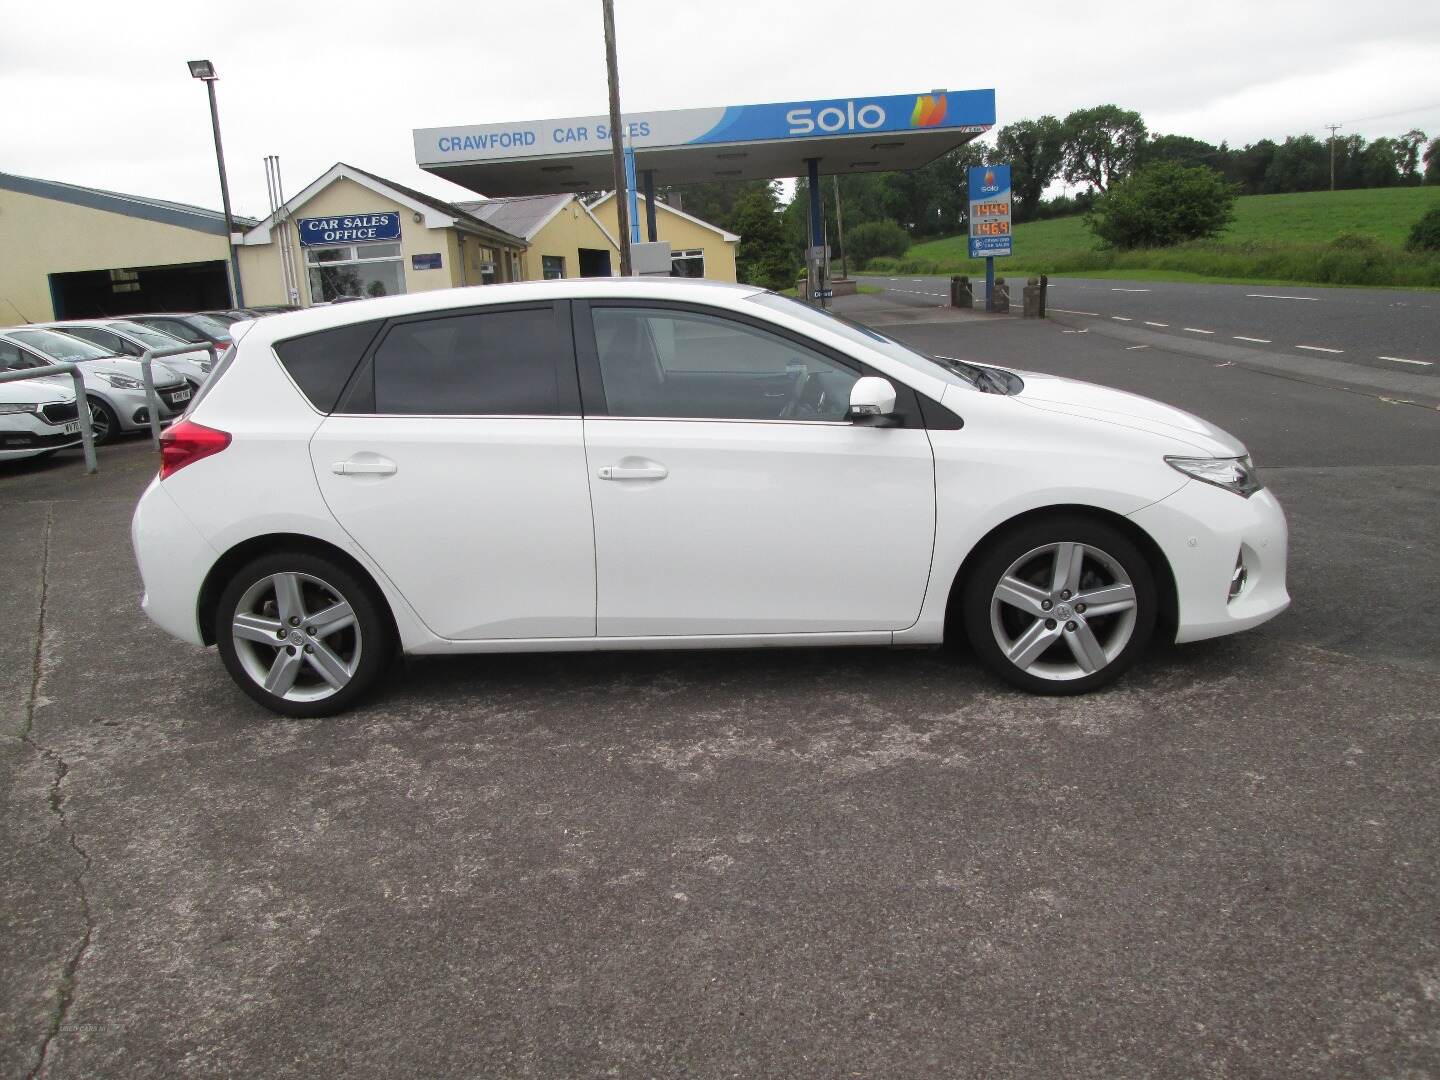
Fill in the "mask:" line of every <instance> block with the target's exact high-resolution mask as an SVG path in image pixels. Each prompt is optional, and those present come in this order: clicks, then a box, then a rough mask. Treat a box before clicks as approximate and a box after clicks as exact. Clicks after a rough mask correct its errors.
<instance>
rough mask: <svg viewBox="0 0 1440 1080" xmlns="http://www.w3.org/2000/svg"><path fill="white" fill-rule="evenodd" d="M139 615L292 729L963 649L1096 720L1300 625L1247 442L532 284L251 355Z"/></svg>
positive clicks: (711, 290) (1185, 422)
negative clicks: (381, 706) (424, 693)
mask: <svg viewBox="0 0 1440 1080" xmlns="http://www.w3.org/2000/svg"><path fill="white" fill-rule="evenodd" d="M133 540H134V544H135V549H136V552H137V555H138V557H139V563H140V569H141V574H142V576H143V578H144V585H145V598H144V601H143V606H144V609H145V610H146V612H148V613H149V615H150V617H151V618H152V619H154V620H155V622H157V623H158V624H159V625H160V626H162V627H163V628H165V629H166V630H168V631H170V632H171V633H172V634H175V635H176V636H178V637H180V638H183V639H184V640H187V641H190V642H195V643H200V642H204V643H206V644H215V645H218V646H219V651H220V655H221V657H222V659H223V660H224V663H225V665H226V667H227V668H228V669H229V671H230V674H231V675H232V676H233V677H234V679H235V680H236V682H237V683H238V684H239V685H240V686H241V688H242V689H244V691H245V692H246V693H248V694H250V695H251V696H252V697H253V698H255V699H256V700H257V701H259V702H261V703H263V704H265V705H267V706H269V707H270V708H272V709H274V710H276V711H277V712H281V713H286V714H290V715H296V716H317V715H322V714H326V713H331V712H334V711H337V710H339V709H342V708H344V707H346V706H347V705H349V704H351V703H352V702H354V701H355V700H356V699H357V698H358V697H359V696H360V695H361V694H363V693H364V692H365V690H366V689H367V688H368V687H369V686H370V685H371V684H373V683H374V681H375V679H376V678H377V676H378V675H379V674H380V673H381V672H382V671H383V670H384V669H385V667H386V666H387V664H388V663H389V661H390V658H391V656H392V655H393V652H394V650H395V648H396V647H397V645H398V647H399V648H401V649H403V650H405V651H406V652H411V653H463V652H513V651H523V650H593V649H656V648H696V647H717V648H718V647H735V646H782V645H847V644H848V645H882V644H935V643H939V642H941V641H942V640H944V639H945V638H946V637H947V636H963V637H966V638H968V639H969V641H970V642H971V644H972V645H973V646H974V649H975V652H976V653H977V654H978V655H979V656H980V658H981V659H982V660H983V661H984V662H985V663H986V664H987V665H988V666H989V667H991V668H992V669H993V670H994V671H995V672H997V673H998V674H999V675H1000V676H1001V677H1003V678H1005V679H1007V680H1009V681H1010V682H1011V683H1013V684H1015V685H1016V686H1019V687H1022V688H1024V689H1026V690H1031V691H1036V692H1040V693H1076V692H1080V691H1084V690H1091V689H1094V688H1096V687H1100V686H1103V685H1105V684H1107V683H1109V682H1111V681H1112V680H1114V679H1115V678H1117V677H1118V676H1119V675H1120V674H1121V673H1122V672H1123V671H1125V669H1126V668H1128V667H1129V666H1130V664H1131V663H1132V662H1133V661H1134V660H1135V659H1136V658H1137V656H1138V655H1139V654H1140V653H1141V651H1142V650H1143V649H1144V648H1145V646H1146V645H1147V643H1148V642H1150V640H1151V639H1152V638H1154V637H1156V636H1157V635H1160V634H1163V635H1164V636H1166V637H1170V638H1173V639H1176V640H1180V641H1193V640H1196V639H1200V638H1207V637H1214V636H1216V635H1220V634H1228V633H1232V632H1234V631H1237V630H1244V629H1246V628H1247V627H1253V626H1255V625H1257V624H1259V623H1262V622H1264V621H1265V620H1267V619H1269V618H1271V617H1272V616H1274V615H1276V614H1277V613H1278V612H1280V611H1281V610H1282V609H1283V608H1284V607H1285V606H1286V605H1287V603H1288V602H1289V598H1288V596H1287V595H1286V590H1285V561H1286V528H1285V521H1284V517H1283V515H1282V513H1281V510H1280V507H1279V505H1278V504H1277V503H1276V501H1275V499H1274V497H1273V496H1272V495H1271V494H1270V492H1268V491H1267V490H1265V489H1264V488H1263V487H1262V485H1261V482H1260V480H1259V478H1258V477H1257V475H1256V472H1255V469H1254V467H1253V466H1252V464H1251V462H1250V460H1249V458H1248V457H1247V455H1246V452H1245V448H1244V447H1243V446H1242V445H1240V443H1239V442H1237V441H1236V440H1235V439H1234V438H1232V437H1231V436H1229V435H1227V434H1226V433H1224V432H1223V431H1220V430H1219V429H1217V428H1215V427H1214V426H1212V425H1210V424H1208V423H1206V422H1205V421H1203V420H1199V419H1197V418H1195V417H1193V416H1190V415H1188V414H1186V413H1184V412H1181V411H1179V410H1177V409H1173V408H1170V407H1168V406H1165V405H1162V404H1159V403H1157V402H1154V401H1150V400H1148V399H1145V398H1141V397H1137V396H1134V395H1132V394H1126V393H1121V392H1119V391H1116V390H1108V389H1105V388H1103V387H1100V386H1093V385H1089V384H1086V383H1080V382H1074V381H1071V380H1068V379H1060V378H1055V377H1052V376H1047V375H1038V374H1030V373H1023V372H1011V371H1005V370H1001V369H999V368H995V367H991V366H986V365H977V364H970V363H963V362H960V361H957V360H947V359H940V358H933V357H927V356H923V355H921V354H919V353H917V352H915V351H913V350H912V349H910V348H908V347H906V346H904V345H901V344H900V343H898V342H895V341H893V340H891V339H889V338H887V337H884V336H883V335H881V334H878V333H876V332H874V331H872V330H869V329H867V328H865V327H863V326H858V325H854V324H850V323H846V322H843V321H841V320H840V319H837V318H834V317H832V316H830V315H828V314H826V313H824V312H821V311H818V310H815V309H813V308H810V307H807V306H805V305H802V304H800V303H798V302H795V301H792V300H788V299H784V298H782V297H779V296H776V295H774V294H772V293H768V292H764V291H761V290H758V289H754V288H748V287H743V286H722V285H717V284H710V283H704V282H694V281H678V280H677V281H671V280H666V279H661V280H638V279H600V280H582V281H557V282H537V283H523V284H511V285H498V286H489V287H485V288H478V289H460V290H449V291H444V292H430V293H421V294H418V295H409V296H397V297H386V298H383V299H377V300H369V301H366V302H364V303H361V304H347V305H342V306H336V307H330V308H323V309H311V310H308V311H305V312H299V313H295V314H290V315H278V316H275V317H273V318H268V319H264V320H261V321H258V322H255V323H250V324H246V326H245V327H244V329H243V332H242V335H241V338H240V340H239V342H238V343H237V345H236V348H235V349H234V350H233V351H232V352H231V353H230V354H229V355H228V356H227V357H226V359H225V360H224V361H223V362H222V364H221V366H220V369H219V370H217V372H216V373H215V375H214V376H213V377H212V379H211V382H210V383H209V385H207V387H206V388H205V389H204V390H203V391H202V393H201V396H200V398H199V399H198V401H197V402H196V404H195V405H194V407H193V408H192V409H191V411H190V413H189V414H188V416H187V417H186V418H184V419H183V420H182V421H181V422H180V423H179V424H177V425H176V426H175V427H174V428H172V429H171V430H170V432H169V433H168V434H167V435H166V438H165V446H164V451H163V463H162V465H161V470H160V474H159V476H157V478H156V479H155V481H154V482H153V483H152V484H151V485H150V487H149V488H148V490H147V491H146V492H145V494H144V496H143V497H142V499H141V501H140V504H139V506H138V508H137V510H136V513H135V519H134V526H133Z"/></svg>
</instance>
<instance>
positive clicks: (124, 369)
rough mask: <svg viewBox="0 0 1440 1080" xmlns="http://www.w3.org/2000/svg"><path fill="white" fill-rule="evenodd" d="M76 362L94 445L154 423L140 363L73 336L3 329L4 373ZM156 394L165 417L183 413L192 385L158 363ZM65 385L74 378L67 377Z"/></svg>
mask: <svg viewBox="0 0 1440 1080" xmlns="http://www.w3.org/2000/svg"><path fill="white" fill-rule="evenodd" d="M57 363H75V364H78V365H79V368H80V374H81V376H82V378H83V379H84V382H85V398H86V400H87V401H88V402H89V404H90V420H91V423H92V424H93V425H94V434H95V442H96V443H97V444H99V443H107V442H110V441H111V440H112V439H114V438H115V437H116V436H117V435H119V434H120V433H121V432H124V431H138V430H140V429H141V428H144V427H147V426H148V425H149V423H150V403H149V401H148V400H147V398H146V394H145V381H144V377H143V374H142V372H141V370H140V363H139V361H137V360H131V359H129V358H128V357H119V356H112V355H110V354H109V353H108V352H106V351H105V350H104V349H102V348H100V347H99V346H97V345H92V344H90V342H88V341H82V340H80V339H79V338H77V337H71V336H70V335H69V334H61V333H59V332H57V331H55V330H45V329H41V328H37V327H32V326H17V327H12V328H11V329H8V330H0V371H18V370H22V369H27V368H41V367H47V366H49V365H51V364H57ZM152 374H153V378H154V380H155V392H156V395H157V396H158V397H159V398H160V412H161V419H169V418H170V417H172V416H174V415H175V414H176V413H178V412H181V411H183V410H184V409H185V408H186V407H187V405H188V404H189V402H190V399H191V395H192V391H191V389H190V387H189V385H188V384H187V383H186V382H185V381H184V380H183V379H181V378H180V376H179V375H177V374H176V373H175V372H174V371H171V370H170V369H169V368H168V367H166V366H165V365H164V364H163V363H157V364H155V365H154V371H153V373H152ZM62 378H64V380H65V382H66V384H67V385H68V384H69V382H70V378H69V376H68V375H67V376H62Z"/></svg>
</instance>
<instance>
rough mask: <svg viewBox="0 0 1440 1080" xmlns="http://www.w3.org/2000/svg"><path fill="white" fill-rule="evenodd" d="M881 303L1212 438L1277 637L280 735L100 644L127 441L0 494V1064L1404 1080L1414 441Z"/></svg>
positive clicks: (1413, 837)
mask: <svg viewBox="0 0 1440 1080" xmlns="http://www.w3.org/2000/svg"><path fill="white" fill-rule="evenodd" d="M921 316H922V317H923V318H927V319H929V318H935V319H937V320H939V321H933V322H932V321H923V322H910V323H906V324H905V325H901V326H898V327H895V328H893V332H896V333H897V334H899V335H900V336H909V337H912V338H913V339H915V340H917V341H922V342H923V343H924V344H926V345H928V346H930V347H932V348H936V349H937V351H947V352H949V353H951V354H952V355H960V356H965V355H972V356H976V357H979V358H986V359H991V360H995V361H999V362H1002V363H1010V364H1015V365H1017V366H1023V367H1030V368H1040V369H1050V370H1055V371H1058V372H1061V373H1064V374H1075V375H1080V376H1083V377H1088V378H1093V379H1097V380H1098V381H1103V382H1110V383H1113V384H1115V385H1120V386H1124V387H1127V388H1133V389H1139V390H1142V391H1144V392H1148V393H1150V394H1153V395H1155V396H1158V397H1162V398H1165V399H1166V400H1170V401H1173V402H1175V403H1176V404H1179V405H1182V406H1184V407H1187V408H1190V409H1192V410H1194V411H1196V412H1200V413H1203V414H1205V415H1207V416H1209V417H1211V418H1213V419H1215V420H1216V421H1217V422H1219V423H1221V424H1223V425H1225V426H1227V427H1229V428H1231V429H1232V430H1234V431H1236V432H1237V433H1238V434H1240V435H1242V436H1243V437H1244V438H1246V439H1247V440H1249V441H1250V443H1251V445H1252V447H1253V448H1254V449H1255V450H1256V453H1257V455H1258V457H1259V459H1260V461H1261V463H1262V465H1268V466H1270V467H1269V468H1268V469H1267V470H1266V471H1265V479H1266V481H1267V482H1268V483H1270V484H1271V485H1272V486H1273V487H1274V488H1275V490H1276V491H1277V493H1278V494H1279V496H1280V498H1281V499H1282V501H1283V502H1284V504H1285V506H1286V508H1287V511H1288V513H1289V515H1290V520H1291V525H1292V530H1293V547H1292V576H1291V591H1292V593H1293V595H1294V597H1295V606H1294V608H1293V609H1292V611H1291V612H1289V613H1287V614H1286V615H1284V616H1282V617H1281V618H1280V619H1278V620H1276V621H1275V622H1273V623H1271V624H1269V625H1268V626H1266V627H1264V628H1262V629H1260V630H1258V631H1255V632H1252V633H1250V634H1248V635H1242V636H1239V637H1235V638H1231V639H1225V640H1220V641H1216V642H1211V643H1204V644H1199V645H1193V646H1186V647H1183V648H1169V649H1162V650H1160V651H1159V652H1158V653H1157V654H1156V655H1154V656H1152V657H1151V658H1150V659H1149V661H1148V662H1146V663H1145V664H1144V665H1143V666H1142V667H1141V668H1140V669H1139V670H1137V671H1136V672H1135V673H1134V674H1133V675H1132V676H1131V677H1129V678H1127V679H1126V680H1125V681H1124V682H1123V683H1122V684H1121V685H1120V686H1118V687H1117V688H1115V689H1114V690H1112V691H1110V692H1107V693H1103V694H1099V695H1095V696H1092V697H1087V698H1082V699H1078V700H1048V699H1038V698H1029V697H1025V696H1022V695H1019V694H1017V693H1014V692H1011V691H1009V690H1008V689H1005V688H1002V687H1001V686H1000V685H999V684H997V683H996V682H994V681H993V680H991V679H989V678H988V677H986V676H984V675H983V674H981V673H980V672H979V671H977V669H976V668H975V667H974V665H973V664H972V663H971V662H970V661H969V660H968V659H966V658H965V657H964V656H963V655H962V656H960V657H958V658H956V657H952V656H949V655H947V654H944V653H940V652H936V651H929V650H896V651H886V650H843V651H842V650H815V651H798V652H780V651H775V652H745V653H709V654H701V653H678V654H661V653H652V654H634V653H625V654H611V655H595V656H577V655H563V656H534V657H522V656H501V657H475V658H460V659H430V660H425V661H412V662H410V663H409V664H408V665H407V666H406V668H405V670H404V671H403V672H401V671H397V673H396V675H395V676H394V677H393V678H391V679H390V680H389V681H388V682H387V684H386V686H385V688H384V690H383V692H382V694H381V696H380V697H379V698H378V699H377V700H376V701H375V702H373V703H372V704H371V705H369V706H368V707H366V708H363V709H360V710H357V711H356V712H354V713H351V714H349V715H347V716H344V717H340V718H337V719H334V720H329V721H322V722H299V721H290V720H282V719H278V718H276V717H274V716H271V715H269V714H268V713H265V712H262V711H260V710H259V709H258V708H257V707H256V706H254V705H253V704H251V703H250V702H249V700H248V699H247V698H245V697H243V696H242V695H241V694H240V692H239V691H238V690H236V689H234V688H233V687H232V685H231V684H230V682H229V681H228V679H227V677H226V676H225V675H224V673H223V671H222V669H221V667H220V664H219V662H218V660H217V658H216V657H215V655H214V654H213V652H206V651H204V650H200V649H194V648H190V647H188V646H184V645H180V644H178V643H176V642H173V641H171V640H170V639H169V638H167V637H166V636H165V635H164V634H163V633H161V632H160V631H159V630H157V629H155V628H153V627H151V626H150V625H149V624H148V623H147V622H146V621H145V619H144V617H143V615H142V614H141V613H140V611H139V608H138V606H137V593H138V582H137V578H136V574H135V571H134V569H133V561H132V557H131V553H130V549H129V542H128V532H127V527H128V521H129V516H130V512H131V508H132V506H133V504H134V500H135V498H136V496H137V494H138V493H139V491H140V489H141V488H142V487H143V485H144V484H145V483H146V482H147V480H148V478H149V476H150V474H151V472H152V471H153V468H154V459H153V457H152V456H151V455H150V454H149V452H148V450H147V449H146V446H145V445H144V444H143V443H133V442H132V443H128V444H124V445H121V446H118V447H114V448H110V449H108V450H106V451H105V452H104V453H103V454H102V459H101V472H100V474H99V476H97V477H94V478H86V477H85V476H83V475H82V472H81V467H80V464H79V462H78V457H77V456H75V455H66V456H62V457H61V458H59V459H57V460H55V461H52V462H50V463H43V464H40V465H30V466H23V467H20V466H8V467H4V468H0V522H3V534H0V535H3V537H4V541H5V558H4V559H3V560H0V589H3V596H4V598H5V599H4V604H5V608H4V610H5V613H6V618H5V619H4V620H3V622H0V695H3V696H0V708H3V721H4V728H5V732H6V738H5V739H4V741H3V747H4V758H3V765H4V773H3V775H4V785H3V799H4V814H3V818H0V827H3V830H4V835H3V837H0V860H3V865H0V890H3V891H0V903H3V913H4V923H3V931H0V933H3V938H0V949H3V974H0V990H3V1000H0V1023H3V1025H4V1031H5V1032H6V1038H5V1039H4V1040H3V1044H0V1071H3V1073H4V1074H5V1075H7V1076H28V1075H43V1076H49V1077H101V1076H103V1077H130V1076H134V1077H141V1076H146V1077H148V1076H154V1075H185V1076H242V1075H261V1076H267V1077H289V1076H310V1075H317V1074H323V1075H353V1076H360V1077H370V1076H373V1077H393V1076H478V1075H494V1076H546V1077H549V1076H592V1075H595V1076H682V1075H684V1076H775V1077H796V1076H838V1077H849V1076H877V1077H878V1076H895V1077H915V1076H932V1075H946V1076H977V1077H978V1076H1032V1077H1056V1076H1065V1077H1121V1076H1146V1075H1154V1076H1214V1077H1239V1076H1265V1077H1277V1076H1302V1075H1304V1076H1314V1075H1319V1076H1334V1077H1406V1078H1409V1080H1418V1078H1424V1077H1440V948H1437V946H1440V923H1437V914H1440V900H1437V897H1440V881H1437V846H1436V838H1437V829H1436V826H1437V820H1440V783H1437V780H1440V777H1437V764H1436V762H1437V754H1436V750H1437V744H1440V739H1437V722H1440V624H1437V620H1436V619H1435V616H1434V604H1435V598H1436V597H1437V596H1440V553H1437V545H1436V542H1435V531H1436V527H1437V525H1440V521H1437V510H1436V500H1435V493H1436V490H1437V487H1440V485H1437V481H1440V413H1436V412H1434V411H1432V410H1425V409H1421V408H1418V407H1414V406H1401V405H1391V404H1386V403H1385V402H1382V401H1380V400H1378V398H1376V397H1374V396H1366V395H1365V394H1363V393H1341V392H1337V391H1334V390H1327V389H1324V388H1321V387H1317V386H1313V385H1310V384H1308V383H1303V382H1297V381H1295V380H1292V379H1285V378H1279V377H1276V376H1275V375H1273V374H1267V373H1264V372H1260V371H1254V370H1249V369H1247V368H1246V367H1245V366H1243V365H1240V364H1231V365H1224V364H1220V363H1219V362H1218V361H1215V360H1213V359H1210V358H1205V357H1201V356H1195V355H1187V354H1183V353H1175V352H1168V351H1165V350H1164V349H1161V348H1159V347H1156V348H1152V349H1149V350H1144V351H1138V352H1137V351H1128V346H1129V345H1130V344H1131V341H1130V340H1129V339H1124V340H1122V339H1118V338H1111V337H1106V336H1104V335H1102V334H1099V333H1091V334H1087V335H1078V334H1069V335H1064V336H1062V330H1063V329H1064V327H1062V326H1060V325H1051V324H1045V325H1035V324H1028V323H1021V322H1020V321H1019V320H987V319H983V318H979V317H977V318H973V319H970V320H959V319H950V320H942V319H940V317H939V316H925V315H924V313H921ZM907 318H910V319H913V318H914V316H907ZM942 346H943V349H942Z"/></svg>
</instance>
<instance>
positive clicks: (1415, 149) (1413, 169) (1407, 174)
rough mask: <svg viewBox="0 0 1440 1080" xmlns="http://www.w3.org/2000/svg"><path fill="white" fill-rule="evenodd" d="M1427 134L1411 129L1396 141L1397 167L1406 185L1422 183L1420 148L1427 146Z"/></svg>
mask: <svg viewBox="0 0 1440 1080" xmlns="http://www.w3.org/2000/svg"><path fill="white" fill-rule="evenodd" d="M1425 138H1426V136H1425V132H1423V131H1421V130H1420V129H1419V128H1411V129H1410V130H1409V131H1407V132H1405V134H1404V135H1401V136H1400V137H1399V138H1398V139H1396V140H1395V167H1396V168H1397V169H1399V170H1400V180H1401V182H1402V183H1406V184H1418V183H1420V147H1422V146H1424V145H1425Z"/></svg>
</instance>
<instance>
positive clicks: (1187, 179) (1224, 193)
mask: <svg viewBox="0 0 1440 1080" xmlns="http://www.w3.org/2000/svg"><path fill="white" fill-rule="evenodd" d="M1234 207H1235V191H1234V189H1233V188H1232V187H1231V186H1230V185H1229V184H1227V183H1226V182H1225V178H1224V177H1223V176H1221V175H1220V174H1219V173H1218V172H1216V171H1215V170H1214V169H1206V168H1189V167H1187V166H1184V165H1177V164H1176V163H1175V162H1173V161H1162V162H1159V163H1157V164H1154V165H1146V166H1144V167H1143V168H1140V169H1137V170H1136V171H1135V173H1134V175H1132V176H1130V177H1129V178H1127V179H1125V180H1121V181H1120V182H1118V183H1116V184H1115V185H1114V186H1113V187H1111V189H1110V190H1109V191H1108V192H1106V193H1105V194H1104V195H1102V196H1101V197H1100V199H1099V201H1098V202H1097V203H1096V204H1095V209H1094V210H1093V211H1091V213H1090V215H1089V216H1088V217H1087V218H1086V219H1085V220H1086V224H1088V225H1089V226H1090V229H1091V231H1092V232H1094V233H1095V235H1096V236H1098V237H1099V238H1100V239H1101V240H1103V241H1104V242H1105V243H1107V244H1110V245H1111V246H1113V247H1117V248H1122V249H1124V248H1137V247H1168V246H1169V245H1171V244H1178V243H1180V242H1181V241H1184V240H1199V239H1202V238H1203V237H1207V236H1214V235H1215V234H1216V233H1218V232H1219V231H1220V230H1221V229H1223V228H1224V227H1225V226H1226V225H1228V224H1229V223H1230V222H1231V220H1232V219H1233V218H1234V216H1235V210H1234Z"/></svg>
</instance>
